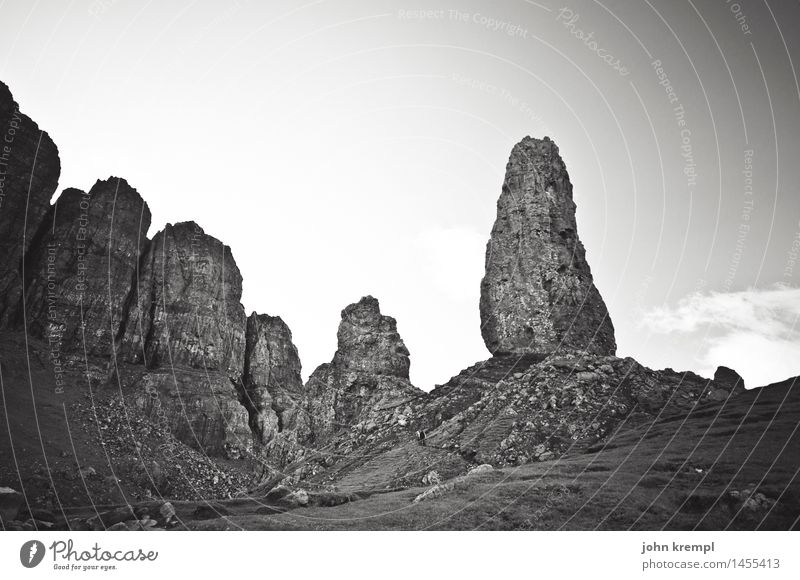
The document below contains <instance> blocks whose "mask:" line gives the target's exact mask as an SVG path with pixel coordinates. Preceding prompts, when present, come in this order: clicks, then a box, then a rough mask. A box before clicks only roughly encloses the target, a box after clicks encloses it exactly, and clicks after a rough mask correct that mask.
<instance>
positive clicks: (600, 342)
mask: <svg viewBox="0 0 800 580" xmlns="http://www.w3.org/2000/svg"><path fill="white" fill-rule="evenodd" d="M480 313H481V332H482V334H483V340H484V342H485V343H486V346H487V348H488V349H489V350H490V351H491V352H492V353H493V354H508V353H516V354H524V353H550V352H554V351H556V350H559V351H561V352H568V351H585V352H588V353H592V354H599V355H613V354H614V353H615V352H616V342H615V340H614V327H613V325H612V324H611V319H610V318H609V316H608V311H607V309H606V306H605V303H604V302H603V299H602V297H601V296H600V293H599V292H598V291H597V288H595V286H594V283H593V280H592V274H591V270H590V269H589V264H588V263H587V262H586V252H585V250H584V248H583V244H581V242H580V239H579V238H578V231H577V225H576V222H575V203H574V202H573V200H572V184H571V183H570V180H569V175H568V173H567V168H566V166H565V165H564V162H563V160H562V159H561V156H560V155H559V152H558V147H557V146H556V145H555V143H553V142H552V141H551V140H550V139H549V138H547V137H545V138H544V139H542V140H539V139H533V138H531V137H526V138H525V139H523V140H522V141H521V142H520V143H518V144H517V145H516V146H515V147H514V149H513V150H512V152H511V157H510V159H509V161H508V165H507V166H506V176H505V181H504V183H503V191H502V194H501V195H500V199H499V200H498V202H497V220H496V221H495V224H494V227H493V228H492V234H491V238H490V239H489V243H488V244H487V248H486V274H485V276H484V278H483V281H482V282H481V300H480Z"/></svg>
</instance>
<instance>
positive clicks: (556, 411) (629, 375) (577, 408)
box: [418, 355, 736, 465]
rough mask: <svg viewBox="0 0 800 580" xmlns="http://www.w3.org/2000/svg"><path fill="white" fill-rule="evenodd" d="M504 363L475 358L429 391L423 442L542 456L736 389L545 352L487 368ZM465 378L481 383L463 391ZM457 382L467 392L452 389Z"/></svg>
mask: <svg viewBox="0 0 800 580" xmlns="http://www.w3.org/2000/svg"><path fill="white" fill-rule="evenodd" d="M503 361H504V359H501V360H500V361H498V360H496V359H491V360H489V361H486V362H484V363H479V364H478V365H476V366H475V367H471V368H470V369H467V370H466V371H464V372H462V373H461V374H460V375H458V376H456V377H453V379H451V380H450V381H449V382H448V384H447V385H444V386H442V387H438V388H437V389H435V390H434V391H433V392H432V393H431V395H432V396H431V400H430V401H429V402H428V403H427V405H426V406H425V407H424V408H421V409H419V411H418V414H423V415H427V416H428V421H429V422H430V423H431V424H434V425H437V426H436V428H435V429H430V430H429V431H428V440H429V441H431V442H432V443H433V444H434V445H437V446H442V447H446V448H452V449H458V450H459V452H460V453H461V454H462V455H463V456H464V457H465V458H467V459H468V460H469V461H480V462H486V463H491V464H493V465H515V464H520V463H526V462H529V461H545V460H548V459H555V458H557V457H560V456H561V455H563V454H564V453H566V452H569V451H571V452H580V451H584V450H586V448H587V447H589V446H591V445H594V444H597V443H598V442H601V441H603V440H605V439H606V438H607V437H608V436H609V435H610V434H612V433H613V432H614V430H615V429H616V428H617V427H618V426H619V425H620V424H621V423H622V422H624V423H625V426H626V428H631V427H635V426H636V425H642V424H649V423H651V422H652V421H653V420H654V419H655V418H657V417H662V416H669V415H681V416H682V415H686V414H687V413H689V412H691V411H692V410H693V409H695V408H697V407H698V406H699V405H703V404H707V403H711V404H713V403H718V402H719V401H721V400H724V399H727V398H728V397H729V396H731V395H733V394H736V393H735V391H734V389H735V388H734V387H733V386H731V385H728V384H726V383H719V382H717V381H715V380H709V379H705V378H703V377H700V376H698V375H696V374H694V373H691V372H677V371H674V370H672V369H664V370H660V371H655V370H652V369H648V368H647V367H644V366H642V365H640V364H639V363H637V362H636V361H635V360H633V359H632V358H617V357H614V356H605V357H600V356H592V355H583V356H573V355H565V356H551V357H548V358H546V359H545V360H543V361H541V362H533V363H532V364H531V361H526V363H525V364H520V365H518V366H517V367H515V368H514V369H513V370H509V372H507V373H506V374H504V375H503V376H502V378H500V379H499V380H498V379H497V374H496V372H492V370H491V369H493V368H509V367H508V364H505V366H504V365H503V364H502V363H503ZM505 362H506V363H508V362H509V361H505ZM528 365H529V366H528ZM484 367H486V368H484ZM470 381H479V382H482V383H483V388H481V389H470V388H469V387H470ZM459 384H465V385H466V387H467V390H468V392H471V393H472V394H473V396H472V397H471V398H460V397H458V396H456V395H454V393H457V392H458V385H459ZM437 391H438V392H437ZM454 400H455V401H456V402H458V404H457V405H454Z"/></svg>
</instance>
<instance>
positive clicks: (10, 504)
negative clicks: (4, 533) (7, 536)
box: [0, 487, 25, 525]
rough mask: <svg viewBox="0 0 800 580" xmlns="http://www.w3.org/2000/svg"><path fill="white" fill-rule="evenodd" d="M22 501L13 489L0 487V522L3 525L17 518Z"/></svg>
mask: <svg viewBox="0 0 800 580" xmlns="http://www.w3.org/2000/svg"><path fill="white" fill-rule="evenodd" d="M24 499H25V498H24V497H23V496H22V494H21V493H20V492H18V491H16V490H15V489H12V488H10V487H0V521H2V523H3V525H6V524H8V523H9V522H11V521H13V520H15V519H16V518H17V515H18V514H19V511H20V508H21V507H22V503H23V501H24Z"/></svg>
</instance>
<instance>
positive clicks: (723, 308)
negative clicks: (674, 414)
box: [642, 284, 800, 386]
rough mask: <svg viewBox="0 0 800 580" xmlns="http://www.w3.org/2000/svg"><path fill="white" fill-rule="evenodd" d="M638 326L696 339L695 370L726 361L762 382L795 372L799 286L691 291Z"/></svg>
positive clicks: (799, 358)
mask: <svg viewBox="0 0 800 580" xmlns="http://www.w3.org/2000/svg"><path fill="white" fill-rule="evenodd" d="M642 324H643V325H644V326H646V327H648V328H649V329H650V330H652V331H653V332H658V333H663V334H672V333H677V334H680V335H681V340H692V341H695V342H696V343H697V352H698V353H699V354H698V355H697V357H696V360H697V362H698V369H697V370H698V371H699V372H702V373H703V374H706V375H708V374H710V373H713V371H714V369H715V368H716V367H717V366H718V365H726V366H731V367H734V368H735V369H736V370H737V371H738V372H739V374H741V375H742V377H744V379H745V383H747V384H748V385H749V386H761V385H765V384H769V383H771V382H776V381H780V380H783V379H786V378H788V377H790V376H794V375H798V374H800V340H798V338H800V336H799V335H800V328H798V326H799V324H800V288H793V287H791V286H787V285H784V284H776V285H775V286H772V287H770V288H766V289H755V288H753V289H748V290H744V291H740V292H710V293H705V294H703V293H696V294H691V295H689V296H687V297H685V298H683V299H681V300H680V302H679V303H678V305H677V306H675V307H660V308H655V309H653V310H651V311H650V312H647V313H646V314H645V315H644V317H643V319H642Z"/></svg>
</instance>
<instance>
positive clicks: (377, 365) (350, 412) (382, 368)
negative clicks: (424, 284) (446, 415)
mask: <svg viewBox="0 0 800 580" xmlns="http://www.w3.org/2000/svg"><path fill="white" fill-rule="evenodd" d="M337 337H338V348H337V350H336V354H335V355H334V357H333V360H332V361H331V362H330V363H329V364H323V365H320V366H319V367H318V368H317V369H316V370H315V371H314V372H313V373H312V375H311V377H309V380H308V382H307V383H306V396H307V401H308V414H309V420H310V427H311V441H312V442H314V443H317V444H318V443H320V442H323V441H326V440H327V439H328V438H329V437H330V436H331V435H332V434H333V433H334V432H336V431H337V430H342V429H350V428H351V427H353V426H355V425H357V424H361V425H362V426H366V427H365V428H367V429H368V428H369V426H370V425H372V428H375V426H376V425H377V423H380V422H381V421H382V420H383V419H384V415H385V414H386V413H387V412H389V415H390V416H394V415H393V414H392V412H393V411H396V410H398V409H399V408H400V407H401V406H402V405H403V403H404V402H406V401H409V400H412V399H414V398H416V397H418V396H420V395H421V394H422V391H420V390H419V389H417V388H416V387H414V386H413V385H412V384H411V383H410V382H409V380H408V371H409V367H410V359H409V353H408V349H407V348H406V346H405V344H404V343H403V340H402V338H400V335H399V334H398V332H397V323H396V321H395V319H394V318H392V317H390V316H384V315H383V314H381V311H380V305H379V304H378V301H377V300H376V299H375V298H373V297H372V296H366V297H364V298H362V299H361V300H360V301H359V302H357V303H355V304H351V305H350V306H348V307H347V308H345V309H344V310H343V311H342V321H341V323H340V324H339V331H338V334H337ZM398 420H399V421H401V422H403V424H405V418H399V419H398Z"/></svg>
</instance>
